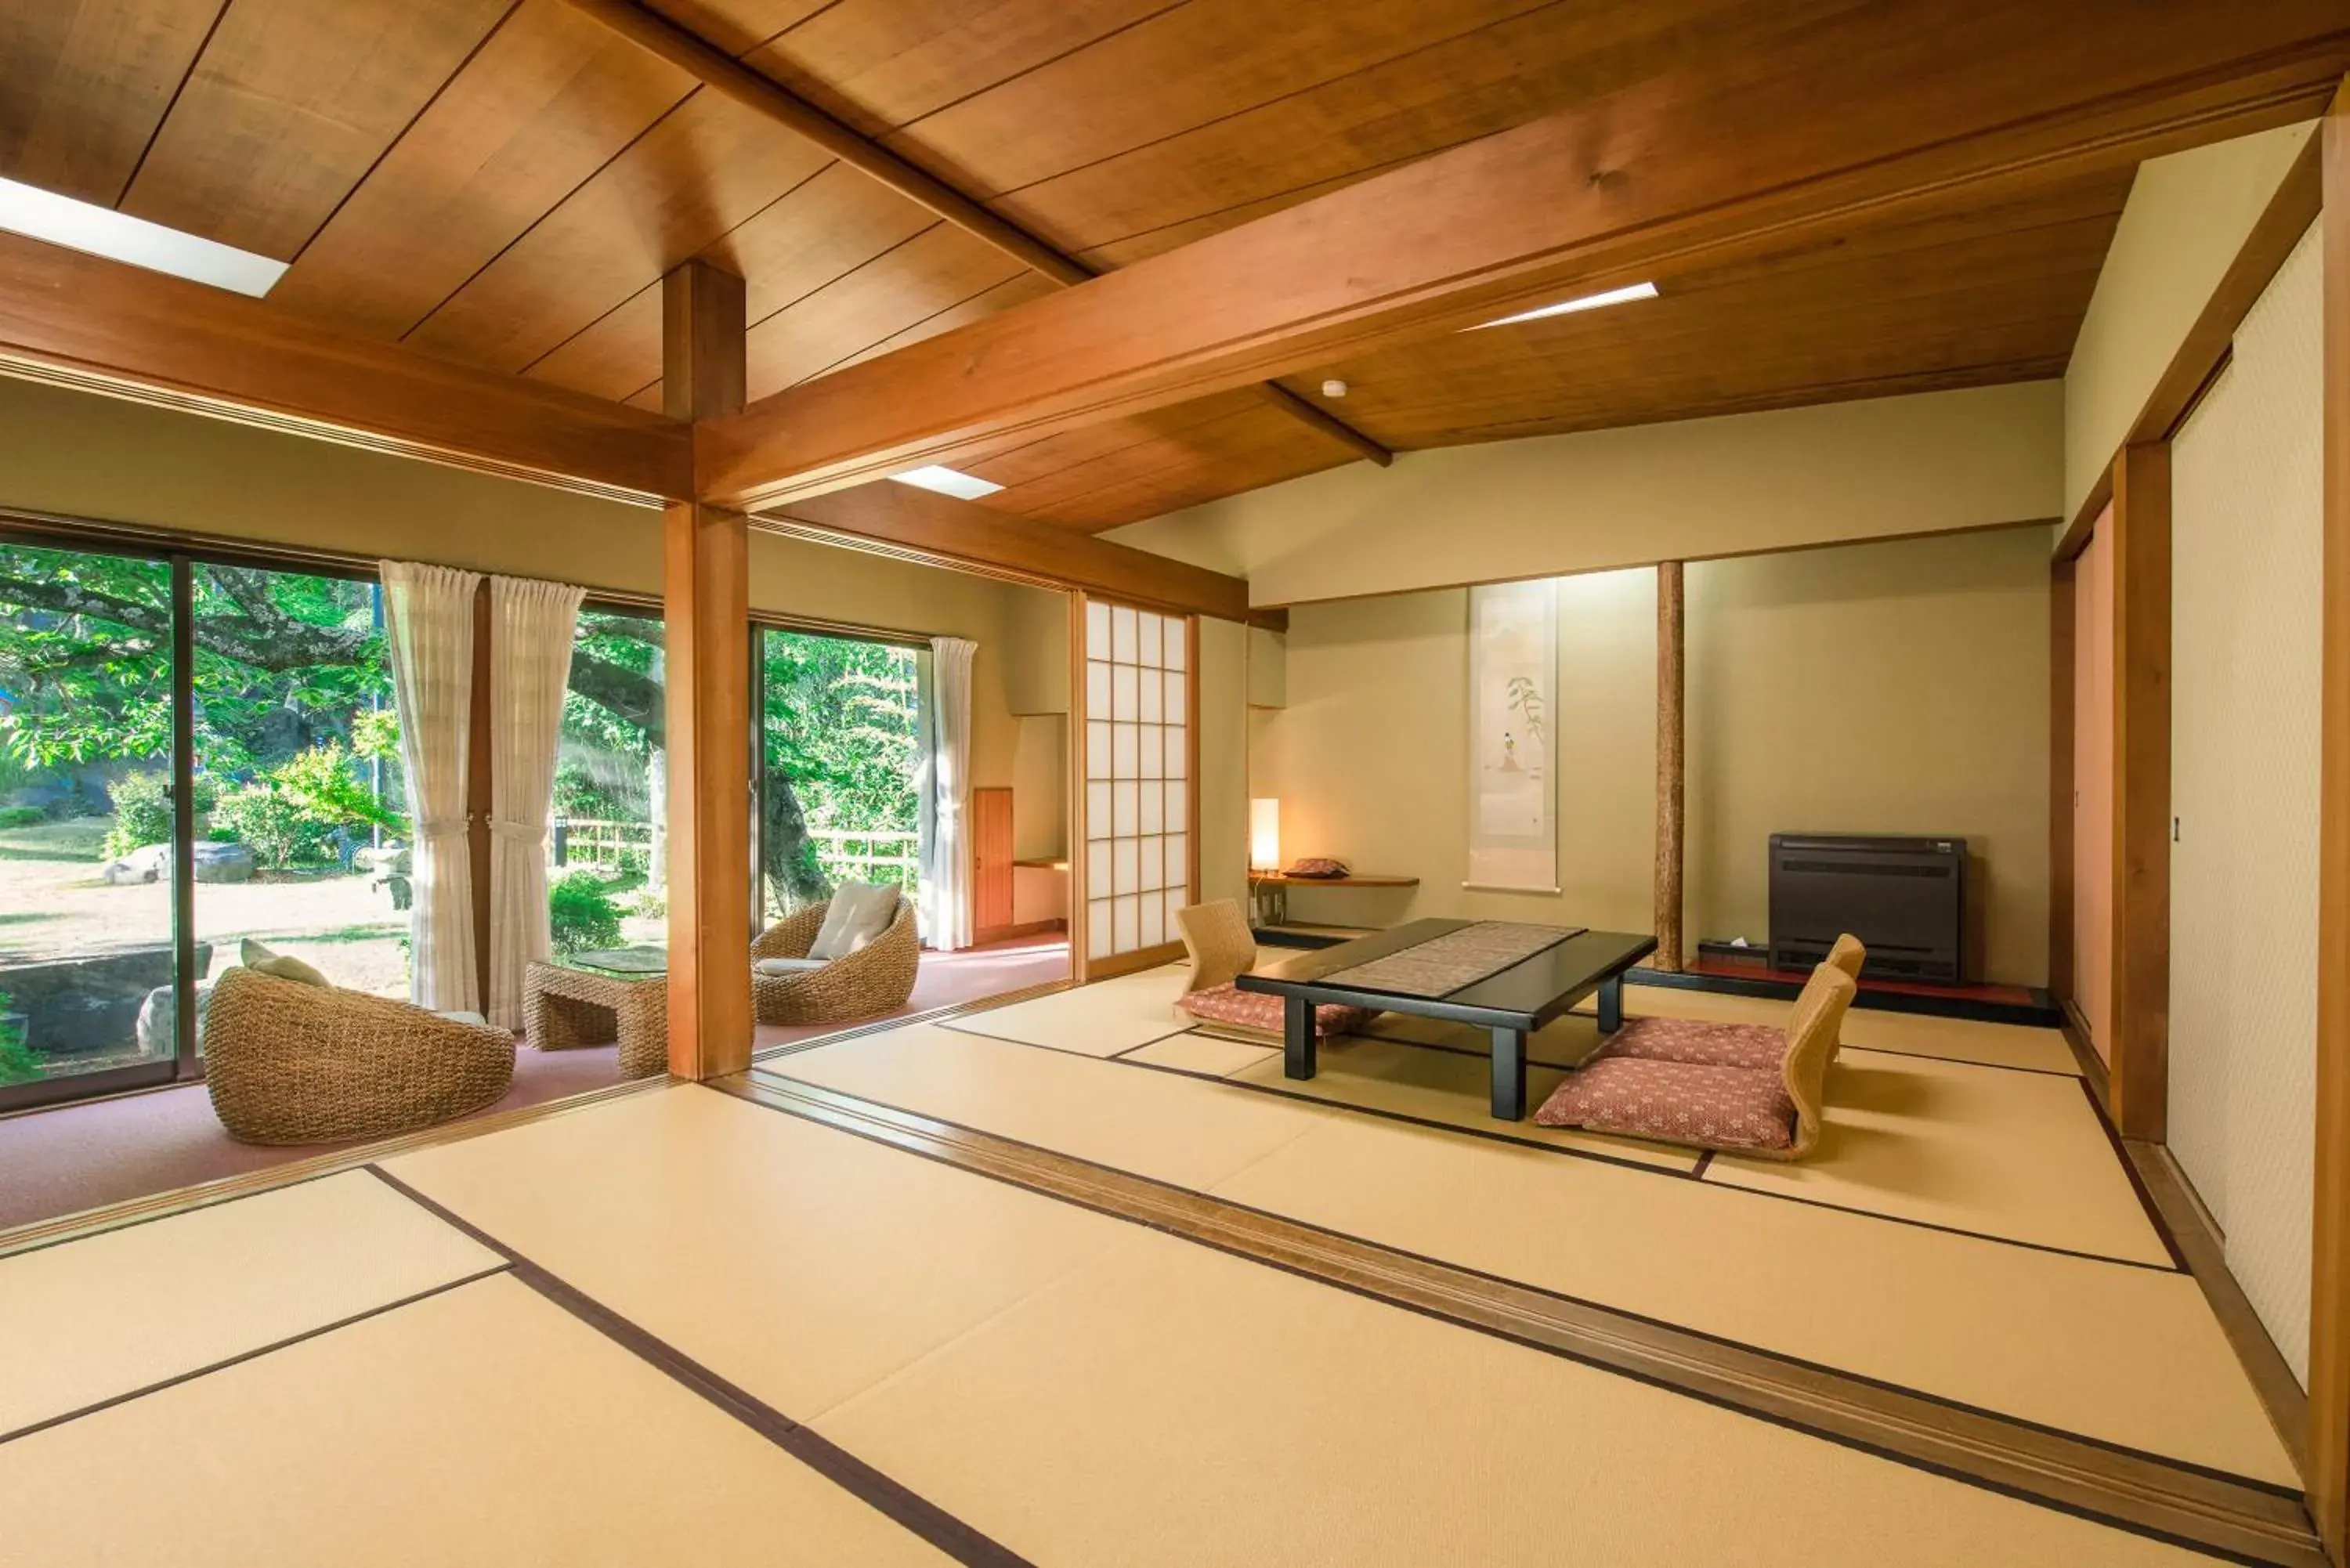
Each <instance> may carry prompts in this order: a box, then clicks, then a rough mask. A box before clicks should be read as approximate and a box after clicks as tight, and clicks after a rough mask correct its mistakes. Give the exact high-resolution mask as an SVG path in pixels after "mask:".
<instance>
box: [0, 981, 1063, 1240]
mask: <svg viewBox="0 0 2350 1568" xmlns="http://www.w3.org/2000/svg"><path fill="white" fill-rule="evenodd" d="M1068 972H1069V949H1068V944H1067V943H1066V942H1061V941H1054V942H1037V941H1035V940H1027V941H1022V942H1010V943H1002V944H999V945H997V946H994V947H987V948H970V949H966V950H963V951H962V952H955V953H924V954H923V955H922V962H921V969H920V971H919V973H918V975H917V978H916V979H915V981H914V994H913V998H912V1000H911V1001H910V1002H909V1003H908V1004H907V1007H906V1009H905V1011H906V1012H925V1011H927V1010H929V1009H931V1008H933V1007H946V1006H950V1005H951V1004H953V1003H956V1002H976V1001H978V1000H980V999H981V998H983V997H988V996H994V995H997V994H999V993H1001V992H1007V991H1017V990H1019V989H1021V988H1023V987H1024V986H1031V985H1040V984H1043V983H1045V981H1055V980H1061V979H1065V978H1066V977H1067V975H1068ZM891 1016H896V1014H892V1015H891ZM827 1032H828V1031H827V1029H825V1028H824V1027H821V1026H817V1025H809V1026H806V1027H801V1028H788V1029H785V1028H775V1027H772V1026H769V1025H765V1024H762V1025H761V1026H760V1028H759V1031H758V1037H757V1042H756V1044H757V1045H758V1046H760V1047H762V1048H764V1047H765V1046H769V1045H775V1044H783V1043H785V1042H787V1041H791V1040H799V1039H807V1038H811V1037H813V1036H815V1035H817V1034H822V1033H827ZM618 1082H619V1066H618V1064H617V1063H616V1062H615V1060H614V1048H613V1047H612V1046H609V1045H606V1046H602V1047H600V1048H596V1049H589V1050H581V1051H533V1050H529V1049H527V1048H525V1049H523V1050H519V1051H516V1052H515V1077H514V1086H513V1087H512V1088H510V1089H508V1090H507V1091H506V1093H505V1096H504V1098H503V1099H501V1100H499V1101H498V1103H497V1104H495V1105H494V1106H490V1107H488V1109H486V1110H484V1111H478V1112H476V1113H474V1114H475V1115H477V1116H489V1115H493V1114H494V1113H496V1112H499V1111H510V1110H515V1109H517V1108H519V1107H521V1106H536V1105H543V1104H545V1103H546V1102H547V1101H549V1100H559V1099H562V1098H564V1097H565V1096H569V1095H577V1094H584V1093H586V1092H587V1090H590V1089H600V1088H603V1087H605V1086H606V1085H609V1084H615V1083H618ZM319 1152H321V1150H320V1148H318V1147H307V1148H255V1147H252V1146H250V1145H247V1144H241V1143H237V1142H235V1141H234V1140H233V1139H232V1138H230V1137H229V1136H228V1135H227V1134H226V1133H224V1132H223V1131H221V1127H220V1123H219V1122H218V1121H216V1120H214V1119H213V1107H212V1101H211V1099H210V1098H209V1097H207V1096H206V1095H205V1094H204V1090H203V1085H201V1084H197V1085H188V1086H186V1087H184V1088H174V1089H157V1090H153V1091H151V1092H149V1093H146V1094H138V1095H125V1096H120V1097H119V1098H116V1099H110V1100H97V1101H92V1102H90V1103H89V1104H87V1105H78V1106H56V1107H54V1108H51V1109H48V1110H41V1111H29V1112H26V1113H25V1114H23V1115H21V1116H10V1117H6V1118H5V1119H0V1231H5V1230H6V1229H8V1228H9V1227H11V1226H15V1225H22V1224H26V1223H27V1222H29V1221H31V1220H47V1219H50V1218H52V1217H54V1216H56V1215H59V1214H72V1213H77V1212H78V1211H80V1210H85V1209H96V1208H99V1207H102V1206H104V1205H106V1204H109V1203H120V1202H121V1201H123V1200H124V1199H130V1198H141V1197H145V1196H147V1195H148V1194H150V1193H155V1192H165V1191H169V1190H170V1189H172V1188H175V1187H188V1186H192V1185H193V1184H195V1183H197V1182H200V1181H213V1180H217V1179H219V1178H221V1177H224V1176H238V1175H242V1174H244V1172H246V1171H249V1170H259V1169H263V1168H266V1167H268V1166H272V1165H282V1164H284V1163H286V1161H288V1160H295V1159H301V1158H307V1157H308V1156H310V1155H314V1154H317V1153H319Z"/></svg>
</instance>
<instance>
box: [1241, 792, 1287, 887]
mask: <svg viewBox="0 0 2350 1568" xmlns="http://www.w3.org/2000/svg"><path fill="white" fill-rule="evenodd" d="M1249 869H1250V870H1252V871H1278V870H1280V869H1281V802H1280V801H1278V800H1276V799H1274V798H1273V797H1272V796H1270V795H1266V796H1261V797H1259V798H1256V799H1253V800H1251V801H1250V802H1249Z"/></svg>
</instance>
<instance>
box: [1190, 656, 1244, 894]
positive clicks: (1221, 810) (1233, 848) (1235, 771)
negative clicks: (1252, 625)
mask: <svg viewBox="0 0 2350 1568" xmlns="http://www.w3.org/2000/svg"><path fill="white" fill-rule="evenodd" d="M1198 624H1199V628H1200V663H1199V670H1198V676H1199V682H1200V746H1199V752H1200V776H1199V778H1198V779H1197V780H1196V781H1195V784H1194V787H1195V788H1196V789H1197V790H1198V792H1199V797H1200V800H1199V811H1200V885H1199V887H1198V888H1195V889H1193V892H1192V897H1193V898H1196V899H1198V900H1199V901H1200V902H1201V903H1206V902H1208V901H1209V900H1211V899H1214V898H1245V897H1246V896H1247V892H1248V794H1249V762H1248V722H1249V721H1248V715H1249V707H1248V691H1249V628H1247V627H1244V626H1243V625H1241V624H1240V623H1239V622H1238V621H1231V620H1210V619H1208V618H1204V617H1203V618H1201V620H1200V621H1199V623H1198Z"/></svg>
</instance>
